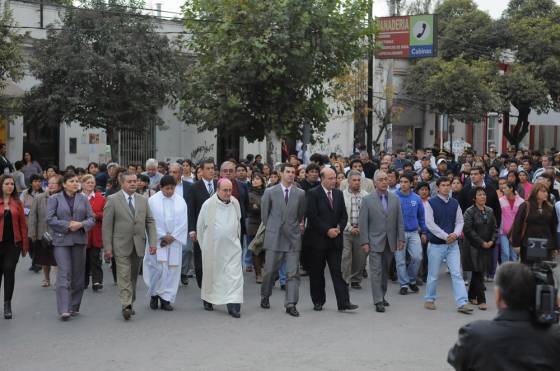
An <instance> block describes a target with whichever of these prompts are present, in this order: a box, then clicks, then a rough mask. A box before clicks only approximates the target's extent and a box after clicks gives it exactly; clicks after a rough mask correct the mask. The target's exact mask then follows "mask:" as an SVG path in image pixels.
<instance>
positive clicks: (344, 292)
mask: <svg viewBox="0 0 560 371" xmlns="http://www.w3.org/2000/svg"><path fill="white" fill-rule="evenodd" d="M307 257H308V258H309V261H308V262H307V263H308V266H309V288H310V291H311V300H312V301H313V304H320V305H323V304H325V301H326V294H325V265H326V264H328V265H329V271H330V272H331V279H332V281H333V286H334V293H335V295H336V303H337V305H338V308H343V307H344V306H346V305H347V304H348V303H349V302H350V295H349V294H348V284H347V283H346V282H345V281H344V279H343V278H342V271H341V269H340V263H341V261H342V249H341V248H334V247H329V248H326V249H317V248H311V249H309V251H308V256H307Z"/></svg>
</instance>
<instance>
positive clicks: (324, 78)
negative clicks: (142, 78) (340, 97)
mask: <svg viewBox="0 0 560 371" xmlns="http://www.w3.org/2000/svg"><path fill="white" fill-rule="evenodd" d="M183 11H184V14H185V18H186V19H187V20H186V27H187V29H188V30H190V31H192V33H193V34H192V38H191V39H190V40H189V42H188V48H189V50H190V51H192V52H193V53H194V54H195V55H196V60H195V61H194V63H193V64H192V66H191V68H189V69H188V70H187V71H186V73H185V81H186V82H187V84H186V87H185V89H184V92H183V94H182V97H181V102H182V110H181V116H182V118H183V119H184V120H185V121H186V122H187V123H189V124H195V125H197V126H198V127H199V129H200V130H212V129H220V130H221V131H222V132H224V133H228V132H233V133H237V134H242V135H243V136H245V137H246V138H247V139H248V140H250V141H254V140H261V139H263V138H264V137H265V135H266V134H267V133H270V132H272V131H274V132H276V133H278V134H279V135H283V134H289V133H292V134H293V133H296V132H298V131H299V130H300V128H301V125H302V124H304V123H309V124H310V125H311V127H312V129H314V130H315V131H316V132H317V131H321V130H322V129H324V127H325V124H326V123H327V121H328V112H327V104H326V103H325V98H327V97H329V96H330V95H331V89H330V82H331V81H332V80H333V79H334V78H335V77H337V76H341V75H343V74H344V72H345V68H346V66H348V65H350V63H351V62H352V61H354V60H356V59H358V58H360V57H363V56H365V55H366V52H367V51H366V49H365V46H364V44H365V43H364V36H365V35H366V34H367V31H368V29H367V25H366V20H367V1H365V0H337V1H334V0H190V1H187V2H186V4H185V5H184V7H183Z"/></svg>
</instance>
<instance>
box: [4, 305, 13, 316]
mask: <svg viewBox="0 0 560 371" xmlns="http://www.w3.org/2000/svg"><path fill="white" fill-rule="evenodd" d="M4 319H12V302H11V301H5V302H4Z"/></svg>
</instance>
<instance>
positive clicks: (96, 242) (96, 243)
mask: <svg viewBox="0 0 560 371" xmlns="http://www.w3.org/2000/svg"><path fill="white" fill-rule="evenodd" d="M105 202H106V200H105V197H103V195H102V194H101V193H99V192H95V195H94V197H93V198H90V199H89V204H90V205H91V208H92V209H93V215H95V226H94V227H93V228H92V229H91V230H90V231H89V233H88V246H87V247H88V248H90V247H95V248H97V249H101V248H103V239H102V235H101V229H102V221H103V208H104V207H105Z"/></svg>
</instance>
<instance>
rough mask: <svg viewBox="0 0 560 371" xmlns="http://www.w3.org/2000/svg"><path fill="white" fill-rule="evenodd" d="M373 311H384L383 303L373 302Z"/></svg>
mask: <svg viewBox="0 0 560 371" xmlns="http://www.w3.org/2000/svg"><path fill="white" fill-rule="evenodd" d="M375 311H376V312H379V313H385V305H383V303H377V304H375Z"/></svg>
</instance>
